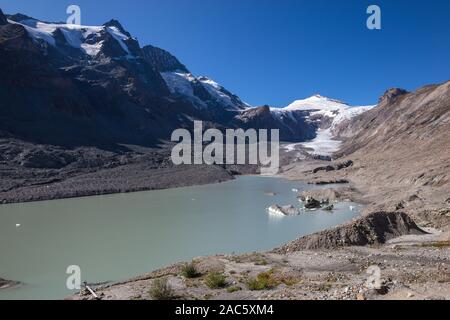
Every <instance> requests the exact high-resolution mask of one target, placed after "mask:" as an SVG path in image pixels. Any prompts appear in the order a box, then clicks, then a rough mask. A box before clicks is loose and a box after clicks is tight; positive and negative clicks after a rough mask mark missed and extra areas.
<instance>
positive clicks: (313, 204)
mask: <svg viewBox="0 0 450 320" xmlns="http://www.w3.org/2000/svg"><path fill="white" fill-rule="evenodd" d="M320 206H321V204H320V201H318V200H316V199H314V198H313V197H311V196H307V197H306V199H305V208H306V209H318V208H320Z"/></svg>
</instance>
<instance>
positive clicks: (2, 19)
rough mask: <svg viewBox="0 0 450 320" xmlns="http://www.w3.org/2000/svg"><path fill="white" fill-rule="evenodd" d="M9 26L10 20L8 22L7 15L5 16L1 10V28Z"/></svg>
mask: <svg viewBox="0 0 450 320" xmlns="http://www.w3.org/2000/svg"><path fill="white" fill-rule="evenodd" d="M5 24H8V20H6V17H5V15H4V14H3V11H2V9H0V26H3V25H5Z"/></svg>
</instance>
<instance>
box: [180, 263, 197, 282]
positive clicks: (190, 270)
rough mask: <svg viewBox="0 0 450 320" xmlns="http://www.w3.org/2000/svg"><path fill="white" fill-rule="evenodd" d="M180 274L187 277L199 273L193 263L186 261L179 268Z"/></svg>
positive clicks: (195, 276) (194, 276) (191, 277)
mask: <svg viewBox="0 0 450 320" xmlns="http://www.w3.org/2000/svg"><path fill="white" fill-rule="evenodd" d="M181 275H182V276H183V277H185V278H188V279H193V278H197V277H198V276H200V273H199V272H198V271H197V268H196V267H195V264H194V263H187V264H185V265H184V266H183V268H182V269H181Z"/></svg>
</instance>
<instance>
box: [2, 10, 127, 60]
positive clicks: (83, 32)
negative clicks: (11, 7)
mask: <svg viewBox="0 0 450 320" xmlns="http://www.w3.org/2000/svg"><path fill="white" fill-rule="evenodd" d="M12 17H14V20H11V19H10V20H8V22H9V23H13V24H19V25H21V26H23V27H24V28H25V30H26V31H27V32H28V34H29V36H30V37H31V38H32V39H33V40H34V41H37V42H39V41H44V42H46V43H48V44H49V45H51V46H53V47H57V46H58V43H59V42H58V34H62V36H63V41H64V40H65V41H64V42H65V43H64V44H65V45H68V46H70V47H72V48H75V49H78V50H80V51H81V52H82V53H84V54H86V55H88V56H91V57H95V56H96V55H97V54H99V53H100V51H101V49H102V48H103V46H104V43H105V38H106V36H107V35H110V36H111V37H112V38H113V39H114V40H115V41H117V42H118V44H119V45H120V47H121V48H122V49H123V52H124V53H125V55H127V56H130V55H131V52H130V49H129V47H128V45H127V43H126V41H128V40H130V39H131V36H130V34H129V33H128V32H126V31H125V30H124V29H123V27H122V26H121V24H120V23H119V22H118V21H116V20H111V21H110V22H108V23H106V24H105V25H103V26H83V25H73V24H65V23H51V22H42V21H40V20H37V19H34V18H30V17H26V16H20V15H15V16H12ZM12 17H11V18H12ZM21 19H24V20H21ZM59 40H61V39H59Z"/></svg>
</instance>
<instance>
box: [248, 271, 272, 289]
mask: <svg viewBox="0 0 450 320" xmlns="http://www.w3.org/2000/svg"><path fill="white" fill-rule="evenodd" d="M277 285H278V281H277V280H276V279H274V278H273V271H272V270H271V271H267V272H262V273H260V274H258V275H257V276H256V278H253V279H249V280H248V281H247V287H248V289H249V290H252V291H255V290H269V289H272V288H274V287H276V286H277Z"/></svg>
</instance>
